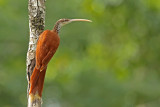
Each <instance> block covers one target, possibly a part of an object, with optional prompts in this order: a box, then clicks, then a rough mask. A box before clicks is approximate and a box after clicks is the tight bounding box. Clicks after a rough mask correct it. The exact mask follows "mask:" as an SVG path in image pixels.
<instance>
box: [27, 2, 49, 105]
mask: <svg viewBox="0 0 160 107" xmlns="http://www.w3.org/2000/svg"><path fill="white" fill-rule="evenodd" d="M45 1H46V0H28V10H29V29H30V39H29V47H28V52H27V60H26V66H27V69H26V71H27V80H28V89H27V96H28V107H41V104H42V99H41V98H40V97H36V95H35V96H29V88H30V84H29V81H30V77H31V75H32V72H33V69H34V67H35V63H36V61H35V51H36V44H37V40H38V37H39V35H40V34H41V33H42V32H43V30H44V26H45Z"/></svg>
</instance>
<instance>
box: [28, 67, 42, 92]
mask: <svg viewBox="0 0 160 107" xmlns="http://www.w3.org/2000/svg"><path fill="white" fill-rule="evenodd" d="M39 75H40V70H39V69H37V68H36V67H35V68H34V70H33V73H32V75H31V80H30V90H29V94H31V93H32V94H35V93H36V91H37V90H38V85H37V82H38V78H39Z"/></svg>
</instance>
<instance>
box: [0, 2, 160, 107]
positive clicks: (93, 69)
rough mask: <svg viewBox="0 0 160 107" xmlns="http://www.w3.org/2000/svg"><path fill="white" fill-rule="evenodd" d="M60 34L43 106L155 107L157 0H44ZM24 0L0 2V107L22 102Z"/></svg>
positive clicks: (159, 103)
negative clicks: (59, 22)
mask: <svg viewBox="0 0 160 107" xmlns="http://www.w3.org/2000/svg"><path fill="white" fill-rule="evenodd" d="M60 18H85V19H91V20H92V21H93V22H92V23H87V22H74V23H71V24H69V25H66V26H64V27H63V28H62V29H61V32H60V38H61V43H60V47H59V49H58V51H57V52H56V54H55V56H54V58H53V59H52V60H51V62H50V63H49V65H48V70H47V73H46V78H45V84H44V91H43V107H160V65H159V64H160V45H159V44H160V0H67V1H64V0H47V2H46V27H45V29H52V28H53V25H54V23H55V22H56V21H57V20H58V19H60ZM28 39H29V28H28V1H27V0H0V107H26V105H27V98H26V94H27V93H26V92H27V91H26V90H27V80H26V53H27V49H28Z"/></svg>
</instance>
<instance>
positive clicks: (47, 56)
mask: <svg viewBox="0 0 160 107" xmlns="http://www.w3.org/2000/svg"><path fill="white" fill-rule="evenodd" d="M55 52H56V50H55V51H49V52H48V53H47V55H46V56H45V57H44V59H43V60H42V66H41V68H40V72H41V71H43V69H44V68H45V67H46V66H47V65H48V63H49V61H50V60H51V58H52V56H53V55H54V53H55Z"/></svg>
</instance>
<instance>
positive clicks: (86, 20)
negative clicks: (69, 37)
mask: <svg viewBox="0 0 160 107" xmlns="http://www.w3.org/2000/svg"><path fill="white" fill-rule="evenodd" d="M73 21H85V22H92V21H91V20H88V19H70V20H69V22H73Z"/></svg>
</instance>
